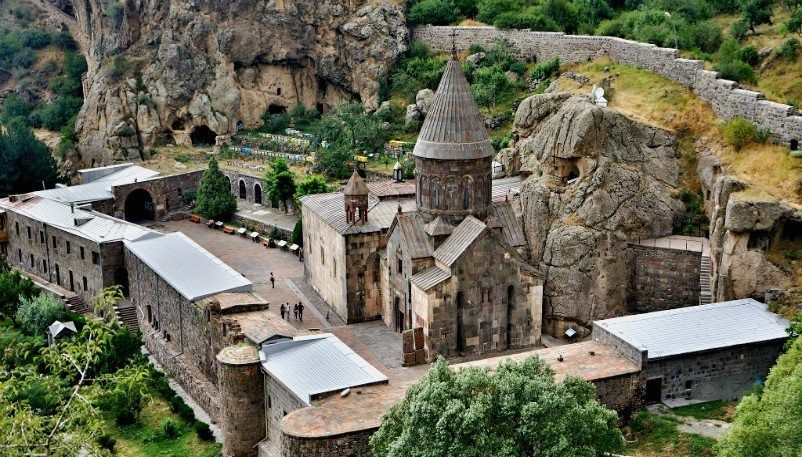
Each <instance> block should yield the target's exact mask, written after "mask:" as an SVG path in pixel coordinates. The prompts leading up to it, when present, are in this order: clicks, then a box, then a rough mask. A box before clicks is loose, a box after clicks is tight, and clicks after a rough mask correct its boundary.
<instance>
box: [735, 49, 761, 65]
mask: <svg viewBox="0 0 802 457" xmlns="http://www.w3.org/2000/svg"><path fill="white" fill-rule="evenodd" d="M738 59H739V60H741V61H743V62H746V63H747V64H749V65H752V66H754V65H757V62H758V55H757V48H756V47H754V46H752V45H751V44H750V45H748V46H744V47H742V48H741V49H740V51H739V52H738Z"/></svg>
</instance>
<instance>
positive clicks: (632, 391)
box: [591, 373, 643, 422]
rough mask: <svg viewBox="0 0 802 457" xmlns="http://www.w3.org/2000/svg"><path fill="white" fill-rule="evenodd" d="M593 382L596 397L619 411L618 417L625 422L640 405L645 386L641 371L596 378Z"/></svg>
mask: <svg viewBox="0 0 802 457" xmlns="http://www.w3.org/2000/svg"><path fill="white" fill-rule="evenodd" d="M591 382H592V383H593V385H594V386H596V399H597V400H598V401H599V403H601V404H603V405H604V406H606V407H608V408H610V409H612V410H614V411H617V412H618V417H620V418H621V420H623V421H625V422H626V421H627V420H628V419H629V416H630V415H631V414H632V413H633V412H634V411H635V410H636V409H637V408H638V406H639V405H640V400H641V398H640V393H641V391H642V387H643V379H642V378H641V376H640V373H631V374H627V375H623V376H616V377H614V378H604V379H594V380H593V381H591Z"/></svg>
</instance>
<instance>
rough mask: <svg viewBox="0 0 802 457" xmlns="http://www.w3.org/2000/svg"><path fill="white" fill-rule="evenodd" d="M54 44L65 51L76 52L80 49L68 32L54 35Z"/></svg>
mask: <svg viewBox="0 0 802 457" xmlns="http://www.w3.org/2000/svg"><path fill="white" fill-rule="evenodd" d="M53 44H54V45H56V46H58V47H59V48H61V49H63V50H65V51H74V50H76V49H77V48H78V45H77V44H76V43H75V40H73V39H72V36H71V35H70V34H69V33H67V32H58V33H56V34H55V35H53Z"/></svg>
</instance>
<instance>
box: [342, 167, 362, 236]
mask: <svg viewBox="0 0 802 457" xmlns="http://www.w3.org/2000/svg"><path fill="white" fill-rule="evenodd" d="M343 194H344V199H345V222H348V223H349V224H354V225H362V224H365V223H366V222H367V221H368V186H367V185H366V184H365V180H364V179H362V177H361V176H359V173H358V172H357V171H356V169H354V173H353V174H351V179H349V180H348V184H346V185H345V189H344V190H343Z"/></svg>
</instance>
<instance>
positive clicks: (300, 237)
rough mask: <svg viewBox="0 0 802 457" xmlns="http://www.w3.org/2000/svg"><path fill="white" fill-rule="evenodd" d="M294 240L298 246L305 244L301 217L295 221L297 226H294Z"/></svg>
mask: <svg viewBox="0 0 802 457" xmlns="http://www.w3.org/2000/svg"><path fill="white" fill-rule="evenodd" d="M292 242H293V243H295V244H297V245H298V246H303V245H304V228H303V224H301V220H300V219H299V220H298V222H296V223H295V227H293V228H292Z"/></svg>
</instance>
